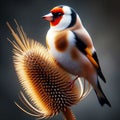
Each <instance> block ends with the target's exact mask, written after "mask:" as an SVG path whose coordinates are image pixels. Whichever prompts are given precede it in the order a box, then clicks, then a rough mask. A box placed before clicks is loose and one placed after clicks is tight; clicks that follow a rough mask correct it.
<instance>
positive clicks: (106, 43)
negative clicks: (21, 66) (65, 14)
mask: <svg viewBox="0 0 120 120" xmlns="http://www.w3.org/2000/svg"><path fill="white" fill-rule="evenodd" d="M60 4H65V5H69V6H71V7H73V8H74V9H75V10H76V11H77V12H78V14H79V15H80V17H81V20H82V22H83V24H84V26H85V27H86V29H87V30H88V32H89V33H90V35H91V37H92V39H93V42H94V45H95V48H96V50H97V53H98V57H99V60H100V64H101V67H102V70H103V72H104V75H105V77H106V79H107V83H106V84H104V83H103V82H102V81H101V85H102V88H103V90H104V92H105V94H106V96H107V97H108V99H109V100H110V102H111V104H112V108H109V107H108V106H106V105H105V106H104V107H101V106H100V104H99V103H98V100H97V98H96V95H95V93H94V91H92V92H91V93H90V95H89V96H88V97H87V98H86V99H85V100H84V101H82V102H81V103H79V104H77V105H75V106H73V107H72V110H73V112H74V114H75V116H76V118H77V120H88V119H89V120H120V90H119V89H120V72H119V71H120V68H119V66H120V49H119V45H120V1H119V0H0V120H35V118H34V117H31V116H29V115H27V114H25V113H23V112H22V111H21V110H19V109H18V108H17V106H16V105H15V104H14V101H17V100H18V93H19V91H20V89H21V87H20V85H19V82H18V78H17V76H16V73H15V70H14V67H13V61H12V55H13V53H12V45H11V44H10V43H9V42H8V40H7V39H6V38H7V37H9V38H11V39H12V36H11V34H10V31H9V30H8V28H7V26H6V22H7V21H9V23H10V24H11V25H12V26H13V27H14V28H15V24H14V21H13V19H16V20H17V21H18V22H19V24H21V25H22V26H23V28H24V31H25V32H26V33H27V35H28V36H29V37H30V38H33V39H35V40H37V41H39V42H41V43H43V44H45V35H46V32H47V30H48V28H49V24H48V22H46V21H44V20H42V19H41V16H43V15H44V14H46V13H48V11H49V10H50V9H51V8H52V7H54V6H56V5H60ZM56 119H57V120H61V119H62V115H61V114H59V115H58V116H55V117H53V118H51V120H56Z"/></svg>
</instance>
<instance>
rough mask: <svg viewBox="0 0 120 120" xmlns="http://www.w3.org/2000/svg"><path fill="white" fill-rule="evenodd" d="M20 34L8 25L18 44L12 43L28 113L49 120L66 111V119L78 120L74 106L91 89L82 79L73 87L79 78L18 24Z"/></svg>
mask: <svg viewBox="0 0 120 120" xmlns="http://www.w3.org/2000/svg"><path fill="white" fill-rule="evenodd" d="M15 23H16V25H17V33H16V32H15V31H14V30H13V29H12V27H11V26H10V24H9V23H7V25H8V27H9V29H10V31H11V33H12V35H13V37H14V39H15V41H13V40H10V42H11V43H12V45H13V47H14V50H13V53H14V56H13V62H14V66H15V70H16V73H17V75H18V78H19V82H20V84H21V86H22V88H23V90H22V91H23V92H22V91H21V92H20V100H21V102H22V103H23V105H24V106H23V107H21V106H20V105H19V104H18V103H16V102H15V104H16V105H17V106H18V107H19V108H20V109H21V110H22V111H24V112H25V113H27V114H29V115H32V116H35V117H36V118H37V119H42V118H48V117H52V116H54V115H57V114H58V113H59V112H62V113H63V115H64V118H65V119H66V120H74V119H75V117H74V115H73V114H72V112H71V110H70V107H71V106H72V105H75V104H76V103H78V102H79V101H81V100H83V99H84V98H85V97H86V96H87V95H88V94H89V92H90V90H91V86H90V84H89V83H86V82H85V80H84V81H83V82H82V81H81V79H80V78H78V83H76V84H74V85H73V86H72V87H70V84H69V82H70V81H72V80H73V79H74V78H75V76H72V75H70V74H69V73H67V72H66V71H64V70H63V69H62V68H60V67H59V66H58V65H57V64H56V63H55V61H54V60H53V59H52V57H51V56H50V54H49V52H48V51H47V49H46V48H45V47H44V46H43V45H42V44H40V43H39V42H37V41H35V40H33V39H29V38H28V37H27V36H26V34H25V33H24V31H23V29H22V27H21V26H19V25H18V24H17V22H16V21H15Z"/></svg>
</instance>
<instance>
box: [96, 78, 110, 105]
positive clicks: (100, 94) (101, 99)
mask: <svg viewBox="0 0 120 120" xmlns="http://www.w3.org/2000/svg"><path fill="white" fill-rule="evenodd" d="M97 87H98V89H99V90H98V91H97V90H95V92H96V95H97V98H98V101H99V103H100V104H101V106H103V105H104V104H107V105H108V106H109V107H111V104H110V102H109V101H108V99H107V97H106V96H105V94H104V93H103V90H102V88H101V86H100V83H99V81H98V80H97Z"/></svg>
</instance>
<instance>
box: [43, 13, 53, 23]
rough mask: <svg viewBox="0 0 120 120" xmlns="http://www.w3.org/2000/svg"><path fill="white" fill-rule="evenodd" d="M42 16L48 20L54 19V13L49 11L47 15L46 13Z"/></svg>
mask: <svg viewBox="0 0 120 120" xmlns="http://www.w3.org/2000/svg"><path fill="white" fill-rule="evenodd" d="M42 18H43V19H45V20H47V21H52V20H53V14H52V13H48V14H47V15H44V16H43V17H42Z"/></svg>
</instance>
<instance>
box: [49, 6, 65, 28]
mask: <svg viewBox="0 0 120 120" xmlns="http://www.w3.org/2000/svg"><path fill="white" fill-rule="evenodd" d="M51 13H52V14H53V17H54V18H53V21H51V22H50V24H51V25H52V26H56V25H57V24H58V23H59V22H60V20H61V19H62V15H63V14H64V12H63V10H62V8H60V7H55V8H53V9H52V10H51ZM60 14H61V15H60Z"/></svg>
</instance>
